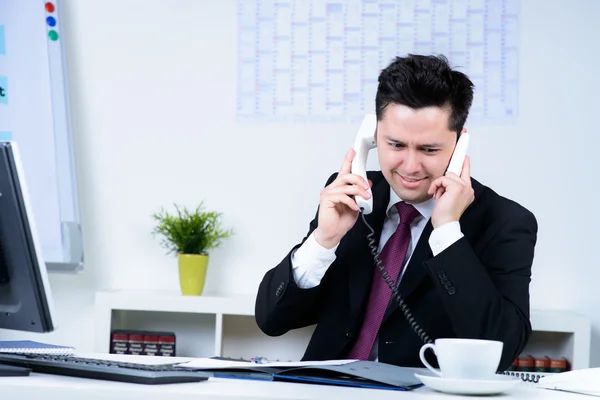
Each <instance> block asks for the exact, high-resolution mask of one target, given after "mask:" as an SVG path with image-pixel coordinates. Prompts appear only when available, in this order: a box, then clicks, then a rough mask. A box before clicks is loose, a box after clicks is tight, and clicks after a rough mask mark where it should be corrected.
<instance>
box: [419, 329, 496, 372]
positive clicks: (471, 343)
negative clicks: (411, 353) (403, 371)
mask: <svg viewBox="0 0 600 400" xmlns="http://www.w3.org/2000/svg"><path fill="white" fill-rule="evenodd" d="M503 347H504V343H502V342H498V341H495V340H480V339H436V340H435V342H434V343H427V344H425V345H423V346H422V347H421V350H420V351H419V357H420V358H421V362H423V364H425V366H426V367H427V368H428V369H429V370H430V371H432V372H434V373H436V374H437V375H439V376H441V377H444V378H452V379H479V380H481V379H488V378H491V377H492V376H493V375H494V374H495V373H496V371H497V369H498V365H499V364H500V357H501V356H502V348H503ZM427 349H431V350H433V352H434V353H435V356H436V357H437V360H438V364H439V365H440V369H439V370H438V369H435V368H433V367H432V366H431V364H429V363H428V362H427V360H426V359H425V350H427Z"/></svg>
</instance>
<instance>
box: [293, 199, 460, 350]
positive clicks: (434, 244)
mask: <svg viewBox="0 0 600 400" xmlns="http://www.w3.org/2000/svg"><path fill="white" fill-rule="evenodd" d="M400 201H402V199H400V198H399V197H398V195H397V194H396V192H394V191H393V190H392V189H391V188H390V202H389V203H388V206H387V209H386V219H385V222H384V224H383V229H382V231H381V237H380V239H379V248H378V252H379V253H381V250H382V249H383V246H385V243H386V242H387V241H388V239H389V238H390V237H391V236H392V234H393V233H394V232H395V231H396V229H397V227H398V224H399V223H400V216H399V214H398V210H397V209H396V207H394V205H395V204H396V203H398V202H400ZM413 206H414V207H415V208H416V209H417V211H418V212H419V214H421V215H420V216H417V217H416V218H415V219H414V220H413V222H412V223H411V224H410V234H411V240H410V243H409V245H408V250H407V254H406V260H405V262H404V265H403V266H402V270H401V271H402V272H401V273H400V277H399V278H398V283H399V282H400V280H401V279H402V276H403V275H404V271H406V266H407V265H408V263H409V262H410V258H411V257H412V253H413V251H414V249H415V246H416V244H417V243H418V241H419V238H420V237H421V233H423V229H424V228H425V225H426V224H427V221H429V219H430V218H431V214H432V213H433V208H434V207H435V200H434V199H433V198H431V199H429V200H428V201H426V202H423V203H419V204H413ZM356 223H357V224H361V223H363V222H362V221H361V220H360V219H359V220H358V221H357V222H356ZM462 237H463V234H462V232H461V230H460V224H459V223H458V221H456V222H449V223H447V224H444V225H442V226H440V227H438V228H437V229H434V230H433V231H432V232H431V235H430V237H429V247H431V251H432V252H433V255H434V256H436V255H438V254H439V253H441V252H442V251H444V250H445V249H446V248H448V247H449V246H450V245H452V244H453V243H454V242H456V241H457V240H459V239H460V238H462ZM336 250H337V246H335V247H334V248H332V249H326V248H324V247H323V246H321V245H320V244H319V243H317V241H316V240H315V238H314V236H313V234H312V233H311V234H310V236H309V237H308V238H307V239H306V241H305V242H304V243H303V244H302V246H300V247H299V248H297V249H296V250H295V251H294V252H293V253H292V273H293V276H294V280H295V282H296V285H297V286H298V287H300V288H303V289H308V288H312V287H315V286H317V285H319V283H321V279H322V278H323V275H325V272H326V271H327V269H328V268H329V266H330V265H331V264H332V263H333V262H334V261H335V258H336V255H335V251H336ZM370 359H372V360H375V359H377V339H375V344H374V345H373V350H372V352H371V357H370Z"/></svg>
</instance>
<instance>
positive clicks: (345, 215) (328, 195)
mask: <svg viewBox="0 0 600 400" xmlns="http://www.w3.org/2000/svg"><path fill="white" fill-rule="evenodd" d="M353 159H354V149H350V150H349V151H348V153H347V154H346V157H345V158H344V163H343V164H342V168H341V169H340V171H339V173H338V176H337V177H336V179H335V180H334V181H333V182H331V183H330V184H329V185H328V186H326V187H325V188H324V189H323V190H322V191H321V200H320V202H319V220H318V223H319V225H318V226H317V228H316V229H315V231H314V232H313V235H314V238H315V240H316V241H317V243H319V244H320V245H321V246H323V247H325V248H326V249H331V248H333V247H335V246H337V244H338V243H339V242H340V241H341V240H342V238H343V237H344V235H345V234H346V233H347V232H348V231H349V230H350V229H351V228H352V226H354V224H355V223H356V220H357V218H358V214H359V212H360V209H359V208H358V205H357V204H356V201H355V200H354V198H353V197H351V196H362V197H364V198H365V199H368V198H370V197H371V194H370V193H369V192H368V190H369V188H370V185H371V182H365V180H364V179H363V178H362V177H361V176H359V175H354V174H352V173H351V172H350V169H351V166H352V160H353Z"/></svg>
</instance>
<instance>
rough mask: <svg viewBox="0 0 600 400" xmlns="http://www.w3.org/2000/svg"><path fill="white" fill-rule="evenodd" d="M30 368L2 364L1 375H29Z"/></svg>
mask: <svg viewBox="0 0 600 400" xmlns="http://www.w3.org/2000/svg"><path fill="white" fill-rule="evenodd" d="M30 372H31V369H30V368H25V367H13V366H12V365H0V377H1V376H29V373H30Z"/></svg>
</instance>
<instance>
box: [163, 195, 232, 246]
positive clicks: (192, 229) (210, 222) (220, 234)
mask: <svg viewBox="0 0 600 400" xmlns="http://www.w3.org/2000/svg"><path fill="white" fill-rule="evenodd" d="M203 206H204V202H201V203H200V205H198V206H197V207H196V209H195V210H193V211H189V210H188V209H187V208H186V207H181V206H179V205H177V204H175V213H174V214H171V213H169V212H168V211H166V210H165V209H164V208H161V210H160V212H158V213H155V214H153V215H152V218H153V219H154V220H155V221H156V222H157V225H156V226H155V227H154V229H153V230H152V234H153V235H154V236H160V238H161V239H160V240H161V241H160V244H161V245H162V246H163V247H165V248H166V249H167V250H168V253H175V254H208V250H210V249H214V248H216V247H218V246H220V245H221V242H222V240H223V239H226V238H228V237H229V236H231V235H232V234H233V231H232V230H231V229H229V230H225V229H223V228H222V227H221V216H222V214H221V213H217V212H215V211H203Z"/></svg>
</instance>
